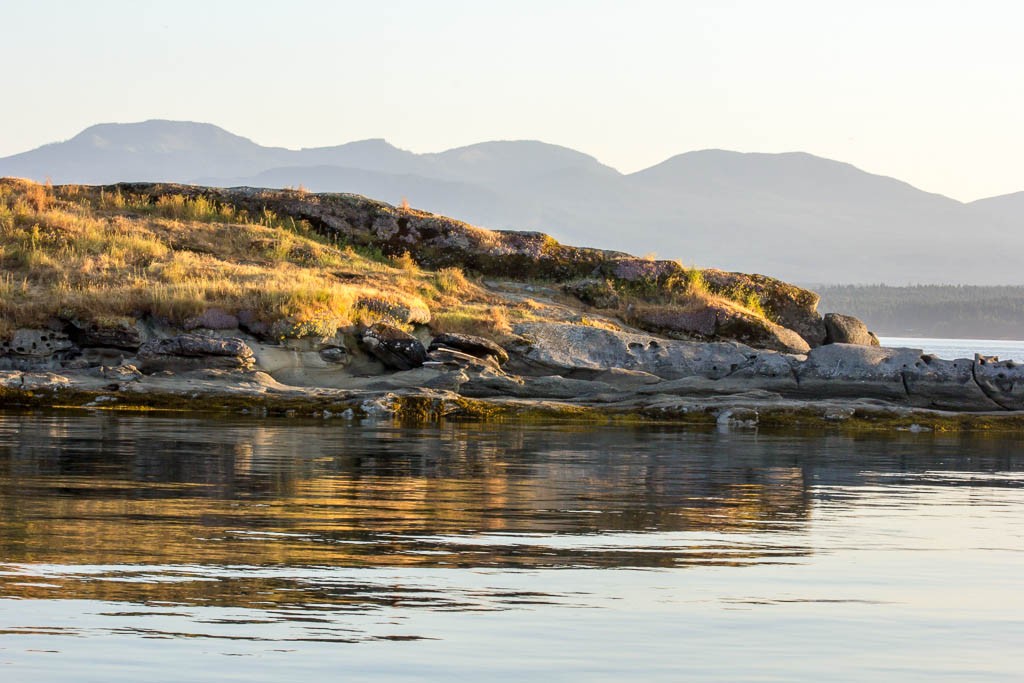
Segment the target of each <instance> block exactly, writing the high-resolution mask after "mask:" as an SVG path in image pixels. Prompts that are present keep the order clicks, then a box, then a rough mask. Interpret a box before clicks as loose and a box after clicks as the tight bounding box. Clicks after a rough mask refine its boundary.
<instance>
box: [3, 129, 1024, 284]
mask: <svg viewBox="0 0 1024 683" xmlns="http://www.w3.org/2000/svg"><path fill="white" fill-rule="evenodd" d="M0 176H20V177H26V178H32V179H35V180H39V181H43V180H51V181H52V182H54V183H82V184H107V183H114V182H119V181H173V182H182V183H195V184H202V185H217V186H238V185H248V186H257V187H276V188H280V187H289V186H290V187H299V186H302V187H305V188H306V189H308V190H310V191H315V192H354V193H357V194H363V195H367V196H370V197H374V198H376V199H381V200H384V201H387V202H391V203H394V204H397V203H399V202H401V201H402V200H403V199H406V200H408V201H409V203H410V204H411V205H412V206H414V207H416V208H419V209H424V210H427V211H432V212H435V213H440V214H445V215H449V216H453V217H456V218H459V219H462V220H464V221H467V222H470V223H474V224H477V225H481V226H485V227H490V228H499V229H520V230H542V231H544V232H547V233H550V234H551V235H553V236H555V237H556V238H557V239H559V240H560V241H562V242H565V243H570V244H579V245H585V246H591V247H601V248H607V249H617V250H622V251H627V252H632V253H640V254H645V253H649V252H652V251H653V252H656V253H657V255H658V256H659V257H660V258H674V259H679V260H681V261H682V262H683V263H684V264H686V265H695V266H705V267H717V268H723V269H728V270H740V271H745V272H759V273H765V274H768V275H772V276H775V277H780V278H783V279H787V280H791V281H795V282H801V283H807V284H815V283H851V284H852V283H887V284H911V283H912V284H933V283H946V284H968V283H969V284H990V285H991V284H1024V269H1022V268H1021V258H1020V256H1019V255H1020V254H1022V253H1024V229H1022V228H1024V192H1018V193H1015V194H1010V195H1005V196H1001V197H992V198H989V199H982V200H979V201H976V202H971V203H963V202H959V201H956V200H954V199H951V198H949V197H944V196H942V195H938V194H932V193H928V192H924V191H922V190H919V189H917V188H915V187H913V186H911V185H909V184H907V183H904V182H901V181H899V180H896V179H893V178H888V177H885V176H880V175H874V174H871V173H867V172H865V171H862V170H860V169H858V168H856V167H854V166H851V165H850V164H846V163H842V162H839V161H834V160H830V159H824V158H821V157H817V156H813V155H811V154H806V153H802V152H792V153H783V154H760V153H756V154H755V153H740V152H731V151H725V150H703V151H697V152H687V153H685V154H679V155H677V156H674V157H671V158H670V159H667V160H666V161H664V162H662V163H660V164H657V165H656V166H652V167H650V168H647V169H644V170H642V171H639V172H636V173H631V174H623V173H620V172H619V171H617V170H615V169H614V168H611V167H609V166H606V165H604V164H602V163H601V162H599V161H598V160H597V159H595V158H594V157H592V156H589V155H587V154H583V153H581V152H577V151H575V150H572V149H569V148H566V147H560V146H557V145H551V144H546V143H542V142H536V141H498V142H483V143H479V144H475V145H470V146H468V147H460V148H457V149H451V150H447V151H444V152H438V153H430V154H416V153H413V152H409V151H405V150H402V149H399V148H397V147H394V146H393V145H391V144H389V143H387V142H386V141H384V140H381V139H375V140H362V141H358V142H350V143H347V144H343V145H338V146H334V147H317V148H306V149H300V150H290V149H285V148H281V147H264V146H262V145H258V144H256V143H255V142H253V141H251V140H248V139H246V138H243V137H240V136H238V135H234V134H232V133H229V132H228V131H226V130H224V129H222V128H218V127H217V126H214V125H211V124H206V123H193V122H179V121H159V120H153V121H145V122H141V123H130V124H100V125H96V126H92V127H90V128H88V129H86V130H84V131H82V132H81V133H79V134H78V135H76V136H75V137H73V138H71V139H70V140H67V141H64V142H58V143H53V144H49V145H44V146H42V147H39V148H37V149H34V150H31V151H28V152H24V153H21V154H15V155H13V156H8V157H5V158H0Z"/></svg>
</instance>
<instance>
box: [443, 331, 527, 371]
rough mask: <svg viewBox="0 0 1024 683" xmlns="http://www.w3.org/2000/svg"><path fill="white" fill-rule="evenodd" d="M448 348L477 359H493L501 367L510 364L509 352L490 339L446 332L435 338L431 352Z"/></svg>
mask: <svg viewBox="0 0 1024 683" xmlns="http://www.w3.org/2000/svg"><path fill="white" fill-rule="evenodd" d="M442 348H448V349H455V350H456V351H462V352H463V353H468V354H469V355H471V356H476V357H477V358H488V357H490V358H493V359H494V360H495V361H496V362H497V363H498V364H499V365H500V364H503V363H507V362H508V352H507V351H505V349H503V348H501V346H499V345H498V344H497V343H495V342H493V341H491V340H490V339H484V338H483V337H477V336H474V335H471V334H456V333H453V332H445V333H443V334H439V335H437V336H436V337H434V339H433V341H431V342H430V347H429V349H428V350H429V351H435V350H437V349H442Z"/></svg>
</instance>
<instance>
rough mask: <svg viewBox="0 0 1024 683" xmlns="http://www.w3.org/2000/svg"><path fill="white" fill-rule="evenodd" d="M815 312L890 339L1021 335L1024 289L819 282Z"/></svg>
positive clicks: (816, 289)
mask: <svg viewBox="0 0 1024 683" xmlns="http://www.w3.org/2000/svg"><path fill="white" fill-rule="evenodd" d="M812 289H813V290H814V291H816V292H818V294H820V295H821V303H820V304H819V305H818V310H819V311H821V312H822V313H828V312H836V313H846V314H848V315H854V316H857V317H858V318H860V319H861V320H863V321H864V322H865V323H866V324H867V326H868V328H870V329H871V330H872V331H873V332H874V333H875V334H878V335H881V336H890V337H952V338H964V339H1024V287H976V286H970V285H915V286H911V287H890V286H888V285H822V286H818V287H812Z"/></svg>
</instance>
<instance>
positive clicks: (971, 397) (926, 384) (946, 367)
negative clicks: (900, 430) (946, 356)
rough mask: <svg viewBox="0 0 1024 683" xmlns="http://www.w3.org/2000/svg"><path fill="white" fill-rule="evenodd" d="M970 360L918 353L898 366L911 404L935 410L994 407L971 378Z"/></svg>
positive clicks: (995, 408) (972, 371)
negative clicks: (942, 357) (912, 359)
mask: <svg viewBox="0 0 1024 683" xmlns="http://www.w3.org/2000/svg"><path fill="white" fill-rule="evenodd" d="M973 366H974V363H973V362H971V361H970V360H965V359H960V360H943V359H940V358H936V357H935V356H932V355H928V354H925V355H922V356H921V357H920V358H919V359H917V360H916V361H914V363H913V365H910V364H908V365H907V367H905V368H901V371H902V374H903V383H904V385H905V387H906V390H907V395H908V397H909V402H910V404H911V405H914V406H918V407H921V408H936V409H939V410H998V409H999V407H1000V406H999V405H997V404H996V403H994V402H993V401H992V400H991V399H990V398H989V397H988V396H987V395H986V394H985V392H984V391H983V389H982V387H981V386H979V385H978V383H977V382H976V381H975V379H974V368H973Z"/></svg>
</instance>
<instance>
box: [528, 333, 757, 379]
mask: <svg viewBox="0 0 1024 683" xmlns="http://www.w3.org/2000/svg"><path fill="white" fill-rule="evenodd" d="M514 331H515V332H516V334H518V335H520V337H521V338H522V339H521V340H520V341H518V342H516V343H515V344H513V345H512V346H511V347H510V349H509V350H510V351H511V352H512V353H511V354H510V355H511V356H512V358H511V360H510V361H509V366H508V369H509V370H510V371H512V372H519V373H522V374H527V375H550V374H560V375H566V374H571V373H577V372H579V371H580V370H584V371H586V370H591V371H593V370H598V371H601V370H609V369H612V368H619V369H624V370H636V371H640V372H645V373H649V374H651V375H655V376H657V377H660V378H662V379H679V378H680V377H693V376H700V377H708V378H712V379H720V378H722V377H726V376H728V375H730V374H731V373H733V372H735V371H737V370H738V369H739V368H741V367H743V366H746V365H749V364H751V363H753V362H754V361H755V360H756V359H757V358H758V357H759V356H760V355H761V354H768V355H771V354H775V353H776V352H773V351H757V350H756V349H752V348H750V347H749V346H745V345H743V344H739V343H736V342H692V341H681V340H674V339H664V338H659V337H655V336H652V335H643V334H633V333H630V332H618V331H613V330H607V329H603V328H597V327H589V326H582V325H570V324H567V323H522V324H520V325H517V326H516V327H515V329H514Z"/></svg>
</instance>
